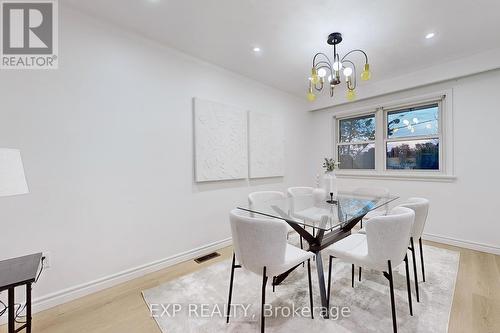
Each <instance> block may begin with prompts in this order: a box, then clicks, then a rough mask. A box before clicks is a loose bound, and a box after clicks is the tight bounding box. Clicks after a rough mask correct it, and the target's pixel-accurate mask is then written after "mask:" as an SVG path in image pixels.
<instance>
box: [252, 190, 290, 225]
mask: <svg viewBox="0 0 500 333" xmlns="http://www.w3.org/2000/svg"><path fill="white" fill-rule="evenodd" d="M284 199H286V196H285V194H284V193H283V192H280V191H258V192H252V193H250V194H249V195H248V205H249V207H250V208H258V207H259V205H266V204H267V203H270V202H273V201H279V200H284ZM251 216H253V215H251ZM283 223H285V224H286V227H287V232H288V233H291V232H294V231H295V230H293V228H292V227H291V226H290V225H289V224H288V223H286V222H283Z"/></svg>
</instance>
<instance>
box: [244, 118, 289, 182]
mask: <svg viewBox="0 0 500 333" xmlns="http://www.w3.org/2000/svg"><path fill="white" fill-rule="evenodd" d="M248 121H249V126H248V127H249V133H250V136H249V145H248V146H249V155H250V156H249V158H250V166H249V169H250V178H264V177H280V176H284V164H285V162H284V159H285V146H284V127H283V119H282V117H280V116H278V115H272V114H265V113H258V112H249V114H248Z"/></svg>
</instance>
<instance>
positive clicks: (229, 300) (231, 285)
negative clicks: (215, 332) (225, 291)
mask: <svg viewBox="0 0 500 333" xmlns="http://www.w3.org/2000/svg"><path fill="white" fill-rule="evenodd" d="M235 260H236V257H235V255H234V253H233V263H232V264H231V279H230V280H229V297H228V301H227V318H226V323H227V324H229V316H230V314H231V297H232V296H233V280H234V268H235Z"/></svg>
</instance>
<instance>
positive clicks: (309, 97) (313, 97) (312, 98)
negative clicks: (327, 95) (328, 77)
mask: <svg viewBox="0 0 500 333" xmlns="http://www.w3.org/2000/svg"><path fill="white" fill-rule="evenodd" d="M307 100H308V101H309V102H314V101H315V100H316V95H315V94H314V93H312V92H308V93H307Z"/></svg>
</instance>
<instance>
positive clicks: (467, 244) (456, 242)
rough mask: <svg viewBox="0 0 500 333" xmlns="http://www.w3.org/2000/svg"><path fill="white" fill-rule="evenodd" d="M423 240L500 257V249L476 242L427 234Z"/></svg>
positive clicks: (423, 236)
mask: <svg viewBox="0 0 500 333" xmlns="http://www.w3.org/2000/svg"><path fill="white" fill-rule="evenodd" d="M422 238H423V239H425V240H429V241H432V242H436V243H443V244H447V245H453V246H458V247H463V248H466V249H470V250H476V251H481V252H486V253H491V254H496V255H500V247H498V246H494V245H488V244H482V243H476V242H471V241H466V240H463V239H457V238H451V237H445V236H439V235H433V234H427V233H424V234H423V235H422Z"/></svg>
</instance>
